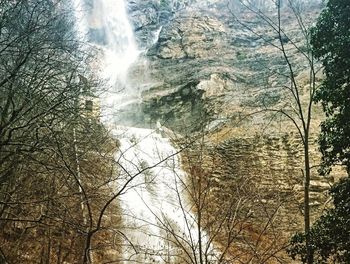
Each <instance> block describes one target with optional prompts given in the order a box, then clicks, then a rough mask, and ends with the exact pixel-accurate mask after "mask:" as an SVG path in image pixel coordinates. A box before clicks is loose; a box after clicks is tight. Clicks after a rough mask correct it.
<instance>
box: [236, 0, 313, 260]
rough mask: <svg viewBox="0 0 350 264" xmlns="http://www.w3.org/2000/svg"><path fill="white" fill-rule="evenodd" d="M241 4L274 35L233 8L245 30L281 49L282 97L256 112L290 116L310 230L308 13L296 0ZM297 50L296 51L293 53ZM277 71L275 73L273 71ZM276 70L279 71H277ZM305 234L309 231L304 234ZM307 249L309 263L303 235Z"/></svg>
mask: <svg viewBox="0 0 350 264" xmlns="http://www.w3.org/2000/svg"><path fill="white" fill-rule="evenodd" d="M240 2H241V4H242V6H243V7H244V8H245V9H246V10H247V11H248V12H250V13H251V14H254V15H255V18H256V19H258V20H259V21H260V22H261V23H262V24H263V25H264V26H265V27H266V28H268V29H269V30H271V31H273V32H274V34H275V35H276V39H272V40H271V39H269V38H268V37H267V36H266V35H264V34H261V33H260V32H258V30H256V29H254V28H252V27H251V26H249V25H248V24H247V23H245V22H244V21H243V19H242V18H239V17H238V15H236V14H235V13H234V12H231V13H232V15H233V16H234V18H235V19H236V21H237V22H238V23H240V24H241V25H243V26H244V27H245V28H246V29H247V30H248V31H250V32H251V33H252V34H254V35H256V36H257V37H259V38H260V39H262V40H263V41H264V43H265V44H267V45H270V46H271V47H273V48H275V49H276V51H278V52H280V54H281V56H282V58H283V61H284V67H285V69H286V72H285V73H284V77H285V78H287V80H288V81H287V82H286V83H285V84H282V85H281V87H280V91H282V92H283V97H282V98H283V99H282V100H280V102H279V103H278V104H277V105H275V106H273V107H270V106H268V105H265V104H264V103H263V104H262V105H260V109H261V110H258V112H259V113H272V116H274V117H276V116H277V115H281V116H284V117H285V118H286V119H287V120H289V121H290V122H291V123H292V124H293V126H294V127H295V129H296V130H297V132H298V135H299V138H300V141H301V143H302V146H303V157H304V165H303V170H302V175H301V176H302V178H303V179H304V210H303V214H304V229H305V233H306V234H308V232H309V230H310V197H309V196H310V195H309V192H310V179H311V168H312V167H313V166H312V165H311V161H310V143H311V142H310V136H311V133H312V131H311V129H312V128H311V123H312V118H313V103H314V96H315V91H316V89H317V86H318V81H317V78H316V75H317V72H318V71H319V66H318V65H317V64H315V61H314V58H313V54H312V49H311V46H310V35H309V27H310V17H309V21H307V20H308V19H307V17H305V15H304V14H303V12H302V9H301V5H300V2H299V1H297V2H296V1H290V0H288V1H283V2H282V1H281V0H278V1H275V8H274V9H273V10H271V11H270V12H263V11H262V10H260V9H258V8H256V7H255V6H254V5H252V4H251V3H250V2H249V3H246V2H245V1H240ZM285 14H291V15H293V16H294V20H295V22H296V24H297V32H298V34H297V35H292V34H291V33H289V32H288V30H287V29H286V27H287V25H286V24H285V22H286V19H285ZM296 54H297V55H296ZM297 56H298V57H299V58H301V59H302V61H303V63H302V64H303V65H304V66H303V68H302V69H300V68H298V65H301V62H300V61H298V62H297V61H296V60H295V58H296V57H297ZM302 71H304V72H308V75H307V76H308V77H306V78H305V80H304V81H300V79H298V75H299V74H300V72H302ZM275 74H276V73H275ZM277 74H278V73H277ZM307 236H308V235H307ZM306 244H307V249H308V261H307V263H309V264H310V263H312V262H313V260H312V254H311V246H310V245H309V239H308V238H307V239H306Z"/></svg>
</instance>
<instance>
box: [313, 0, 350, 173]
mask: <svg viewBox="0 0 350 264" xmlns="http://www.w3.org/2000/svg"><path fill="white" fill-rule="evenodd" d="M349 25H350V2H349V1H348V0H330V1H328V3H327V6H326V8H325V9H324V10H323V11H322V13H321V15H320V17H319V19H318V22H317V25H316V27H314V28H313V29H312V42H311V44H312V46H313V50H314V54H315V56H316V57H317V58H320V59H321V61H322V63H323V66H324V73H325V80H324V82H323V85H322V87H321V88H320V89H319V91H318V93H317V95H316V100H317V101H319V102H321V104H322V107H323V109H324V111H325V113H326V117H327V118H326V121H324V122H323V123H322V125H321V131H322V132H321V136H320V138H319V142H320V148H321V151H322V154H323V165H324V166H323V170H322V171H321V172H322V173H324V174H325V173H328V172H329V171H330V167H331V166H332V165H334V164H336V163H342V164H344V165H347V166H348V167H349V165H350V30H349V27H350V26H349Z"/></svg>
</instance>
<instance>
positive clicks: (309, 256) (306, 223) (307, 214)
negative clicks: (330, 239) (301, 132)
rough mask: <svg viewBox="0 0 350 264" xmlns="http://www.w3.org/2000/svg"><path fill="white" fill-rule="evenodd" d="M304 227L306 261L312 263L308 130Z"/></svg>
mask: <svg viewBox="0 0 350 264" xmlns="http://www.w3.org/2000/svg"><path fill="white" fill-rule="evenodd" d="M304 162H305V164H304V169H305V182H304V229H305V235H306V241H305V242H306V261H307V264H312V263H313V254H312V252H311V247H310V177H311V175H310V153H309V135H308V131H306V133H305V143H304Z"/></svg>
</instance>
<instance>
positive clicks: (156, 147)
mask: <svg viewBox="0 0 350 264" xmlns="http://www.w3.org/2000/svg"><path fill="white" fill-rule="evenodd" d="M74 1H75V8H76V13H77V14H76V17H77V21H78V27H80V29H81V30H80V31H81V32H85V33H86V35H88V39H89V41H90V42H91V43H95V45H97V46H98V47H99V49H100V50H101V51H102V55H103V59H102V64H101V65H102V67H103V69H102V77H103V78H104V79H105V80H106V82H107V87H108V91H107V92H106V94H105V95H104V96H102V98H101V101H102V106H101V107H102V108H103V113H104V118H103V120H102V121H103V122H104V123H105V124H106V126H108V127H110V128H111V130H112V133H113V135H114V136H115V137H116V138H117V139H118V140H119V141H120V143H121V146H120V150H119V152H118V153H116V157H115V159H116V161H117V163H118V165H119V167H118V178H119V181H118V182H117V184H116V188H119V187H120V186H123V185H124V184H126V183H128V185H127V188H126V189H125V191H124V192H123V194H122V195H121V198H120V201H121V208H122V215H123V227H122V228H121V232H122V233H123V234H124V235H125V239H124V241H123V245H122V251H123V256H122V258H123V260H121V261H120V262H121V263H183V259H184V257H185V258H186V252H188V254H189V255H191V254H192V258H197V257H198V256H197V255H196V253H193V252H198V247H199V245H198V241H199V236H201V235H200V234H199V232H200V231H199V230H198V228H197V225H196V218H195V217H194V216H193V215H192V214H191V212H190V211H191V204H189V203H188V202H187V201H186V199H185V197H184V196H183V194H184V192H185V190H186V180H185V173H184V172H183V171H182V170H181V164H180V159H179V155H177V149H176V148H175V147H174V146H173V145H172V143H171V142H170V140H169V139H167V138H164V137H163V136H162V135H161V133H160V132H161V130H162V127H161V126H159V127H158V128H157V129H156V130H152V129H146V128H135V127H126V126H121V125H120V124H119V123H118V122H117V121H116V120H117V119H115V118H114V115H115V114H116V112H115V111H116V109H117V111H118V110H120V109H122V107H123V105H124V104H125V102H128V101H132V100H134V99H135V96H136V95H137V93H138V91H137V89H135V88H134V87H132V86H131V85H130V84H129V82H128V69H129V68H130V66H131V65H132V64H133V63H134V62H135V61H136V60H137V58H138V56H139V50H138V48H137V46H136V44H135V40H134V36H133V30H132V27H131V25H130V23H129V21H128V17H127V12H126V6H125V2H124V0H93V1H92V0H90V1H89V3H90V4H91V3H92V5H93V6H92V8H91V9H90V10H88V9H85V8H82V9H80V8H81V7H84V6H85V3H84V2H83V0H74ZM80 10H85V11H84V12H86V13H87V14H86V15H85V25H84V23H82V20H83V17H82V15H81V14H79V12H80ZM86 10H88V11H86ZM159 31H160V30H159ZM158 34H159V32H156V34H155V37H158ZM201 238H202V241H204V242H206V240H205V236H204V235H203V237H201ZM188 254H187V258H188V257H189V256H188ZM181 259H182V261H181Z"/></svg>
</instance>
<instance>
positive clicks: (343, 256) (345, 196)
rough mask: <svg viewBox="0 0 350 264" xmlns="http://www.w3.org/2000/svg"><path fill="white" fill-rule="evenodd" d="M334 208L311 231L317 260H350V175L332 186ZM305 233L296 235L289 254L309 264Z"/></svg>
mask: <svg viewBox="0 0 350 264" xmlns="http://www.w3.org/2000/svg"><path fill="white" fill-rule="evenodd" d="M330 192H331V195H332V198H333V202H334V208H332V209H329V210H328V211H327V212H326V213H325V214H324V215H323V216H321V218H320V219H319V220H318V221H316V223H315V224H314V225H313V226H312V228H311V230H310V245H311V248H312V251H313V254H314V262H315V263H319V264H323V263H329V261H330V260H332V261H333V262H332V263H342V264H348V263H350V178H349V177H347V178H345V179H342V180H341V181H340V182H339V183H337V184H335V185H334V186H333V188H332V189H331V191H330ZM305 238H306V236H305V234H304V233H298V234H296V235H295V236H293V237H292V240H291V247H290V248H289V252H288V253H289V254H290V256H291V257H292V258H293V259H296V258H297V257H300V259H301V261H302V262H303V263H306V246H305Z"/></svg>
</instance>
